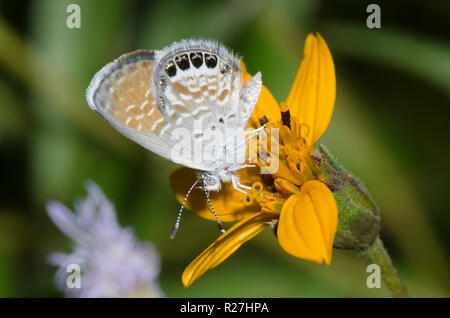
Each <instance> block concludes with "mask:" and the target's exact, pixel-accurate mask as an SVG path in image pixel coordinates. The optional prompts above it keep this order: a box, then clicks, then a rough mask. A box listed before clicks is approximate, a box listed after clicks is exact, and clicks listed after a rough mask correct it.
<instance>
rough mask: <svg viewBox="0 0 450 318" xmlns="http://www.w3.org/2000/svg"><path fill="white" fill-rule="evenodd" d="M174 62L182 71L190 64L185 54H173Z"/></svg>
mask: <svg viewBox="0 0 450 318" xmlns="http://www.w3.org/2000/svg"><path fill="white" fill-rule="evenodd" d="M175 63H177V65H178V67H179V68H180V70H182V71H184V70H187V69H188V68H189V66H190V64H189V59H188V56H187V54H180V55H177V56H175Z"/></svg>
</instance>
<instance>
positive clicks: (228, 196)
mask: <svg viewBox="0 0 450 318" xmlns="http://www.w3.org/2000/svg"><path fill="white" fill-rule="evenodd" d="M258 172H259V170H258V169H257V168H247V169H241V170H239V178H240V182H241V183H242V184H244V185H249V186H251V185H252V184H253V183H255V182H257V181H260V180H261V179H260V177H259V176H258ZM197 173H198V171H196V170H193V169H189V168H180V169H178V170H176V171H175V172H174V173H172V175H171V176H170V185H171V187H172V189H173V191H174V192H175V195H176V197H177V199H178V201H179V202H180V203H182V202H183V200H184V198H185V197H186V193H187V192H188V190H189V188H190V187H191V185H192V184H193V183H194V182H195V180H197ZM210 198H211V203H212V205H213V207H214V210H215V211H216V214H217V216H218V217H219V219H220V220H221V221H222V222H233V221H237V220H242V219H243V218H245V217H246V216H249V215H253V214H255V213H257V212H259V211H260V210H261V208H260V207H259V205H258V204H256V203H254V204H249V198H247V195H245V194H243V193H241V192H239V191H236V189H235V188H233V185H232V184H231V182H228V183H222V189H221V190H219V191H218V192H214V191H213V192H210ZM185 207H186V209H188V210H190V211H192V212H194V213H196V214H198V215H199V216H201V217H203V218H205V219H208V220H213V221H215V220H216V219H215V217H214V214H212V212H211V211H210V210H209V209H208V202H207V201H206V196H205V192H204V191H203V190H202V189H194V190H192V192H191V194H190V195H189V198H188V200H187V201H186V205H185ZM175 213H176V211H175ZM174 216H175V214H174Z"/></svg>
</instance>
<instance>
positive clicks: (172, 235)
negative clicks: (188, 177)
mask: <svg viewBox="0 0 450 318" xmlns="http://www.w3.org/2000/svg"><path fill="white" fill-rule="evenodd" d="M198 181H199V179H197V180H196V181H195V182H194V184H193V185H191V187H190V188H189V190H188V192H187V193H186V196H185V197H184V200H183V204H182V205H181V207H180V211H178V216H177V221H176V222H175V225H174V226H173V229H172V232H170V238H171V239H173V238H174V237H175V234H177V231H178V227H179V226H180V219H181V214H182V213H183V209H184V205H185V204H186V201H187V199H188V197H189V194H190V193H191V191H192V190H193V189H194V188H195V186H196V185H197V183H198Z"/></svg>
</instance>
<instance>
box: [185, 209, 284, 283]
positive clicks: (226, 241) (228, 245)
mask: <svg viewBox="0 0 450 318" xmlns="http://www.w3.org/2000/svg"><path fill="white" fill-rule="evenodd" d="M276 217H277V214H273V213H265V212H261V213H258V214H255V215H253V216H251V217H248V218H246V219H244V220H242V221H240V222H238V223H236V224H235V225H233V226H232V227H231V228H230V229H229V230H228V231H227V232H226V233H224V234H222V235H221V236H220V237H219V238H218V239H217V240H216V241H215V242H214V243H212V244H211V245H210V246H209V247H208V248H207V249H206V250H204V251H203V252H202V253H201V254H200V255H199V256H197V258H196V259H194V260H193V261H192V262H191V264H189V266H188V267H187V268H186V269H185V271H184V272H183V275H182V277H181V280H182V282H183V285H184V287H188V286H189V285H191V284H192V283H193V282H194V281H195V280H196V279H197V278H199V277H200V276H201V275H203V274H204V273H205V272H206V271H207V270H209V269H211V268H214V267H216V266H217V265H219V264H220V263H222V262H223V261H224V260H225V259H227V258H228V256H230V255H231V254H233V253H234V252H235V251H236V250H237V249H238V248H239V247H240V246H241V245H242V244H243V243H245V242H247V241H248V240H250V239H251V238H253V237H254V236H255V235H257V234H259V233H260V232H261V231H262V230H264V228H265V227H266V222H270V221H271V220H272V219H274V218H276Z"/></svg>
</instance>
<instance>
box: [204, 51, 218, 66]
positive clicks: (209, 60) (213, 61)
mask: <svg viewBox="0 0 450 318" xmlns="http://www.w3.org/2000/svg"><path fill="white" fill-rule="evenodd" d="M205 64H206V66H207V67H208V68H215V67H216V65H217V56H215V55H211V54H205Z"/></svg>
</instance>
